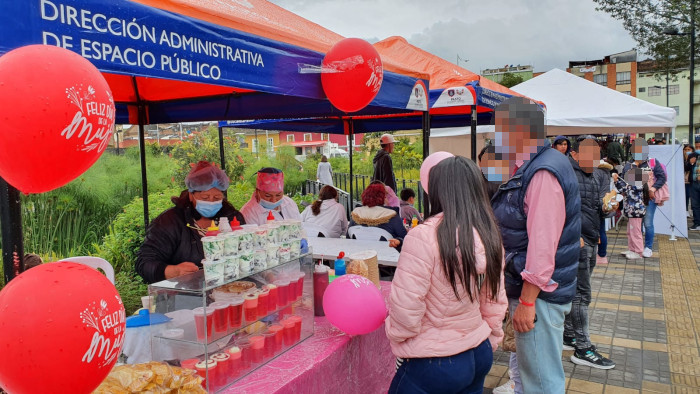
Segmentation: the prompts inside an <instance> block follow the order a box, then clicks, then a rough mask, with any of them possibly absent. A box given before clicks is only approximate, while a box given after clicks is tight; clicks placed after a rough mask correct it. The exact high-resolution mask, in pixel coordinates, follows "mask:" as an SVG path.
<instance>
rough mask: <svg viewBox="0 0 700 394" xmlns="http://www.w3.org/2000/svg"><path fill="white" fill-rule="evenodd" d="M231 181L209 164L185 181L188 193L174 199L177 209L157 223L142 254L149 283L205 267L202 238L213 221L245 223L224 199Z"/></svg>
mask: <svg viewBox="0 0 700 394" xmlns="http://www.w3.org/2000/svg"><path fill="white" fill-rule="evenodd" d="M228 185H229V179H228V177H227V176H226V173H224V172H223V171H222V170H221V169H219V168H217V167H215V166H213V165H211V164H210V163H208V162H206V161H200V162H199V163H197V164H196V165H195V166H194V167H193V168H192V170H191V171H190V173H189V174H188V175H187V177H186V178H185V186H187V190H183V191H182V193H180V197H173V198H172V201H173V203H174V204H175V206H174V207H172V208H170V209H168V210H167V211H165V212H163V213H162V214H160V216H158V217H157V218H155V219H154V220H153V222H152V223H151V225H150V226H149V227H148V230H147V231H146V239H145V240H144V241H143V245H141V249H139V251H138V257H137V259H136V272H138V274H139V275H141V276H142V277H143V279H144V280H145V281H146V283H154V282H159V281H161V280H164V279H170V278H174V277H177V276H180V275H185V274H188V273H191V272H194V271H197V270H198V269H199V268H200V267H201V266H202V265H201V261H202V259H203V258H204V250H203V249H202V241H201V238H202V236H203V235H204V234H205V233H206V229H207V228H208V227H210V226H211V224H212V222H213V223H215V224H218V222H219V218H222V217H227V218H228V220H229V222H232V221H233V218H234V217H235V218H237V219H238V221H239V222H240V223H241V224H244V223H245V220H244V218H243V215H241V213H240V212H238V211H237V210H236V208H234V207H233V205H231V204H230V203H229V202H228V201H226V197H225V196H224V192H225V191H226V189H228Z"/></svg>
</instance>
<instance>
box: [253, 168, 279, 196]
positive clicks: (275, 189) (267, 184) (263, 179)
mask: <svg viewBox="0 0 700 394" xmlns="http://www.w3.org/2000/svg"><path fill="white" fill-rule="evenodd" d="M255 187H257V188H258V190H260V191H263V192H267V193H279V192H281V191H284V173H283V172H279V173H277V174H271V173H268V172H258V181H257V184H256V185H255Z"/></svg>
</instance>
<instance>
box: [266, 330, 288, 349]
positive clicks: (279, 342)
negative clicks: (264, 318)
mask: <svg viewBox="0 0 700 394" xmlns="http://www.w3.org/2000/svg"><path fill="white" fill-rule="evenodd" d="M267 332H269V333H274V334H275V336H274V341H273V343H274V348H273V349H272V353H273V354H278V353H279V352H281V351H282V346H283V344H284V327H283V326H282V325H280V324H273V325H271V326H270V327H268V328H267ZM265 345H267V343H266V344H265Z"/></svg>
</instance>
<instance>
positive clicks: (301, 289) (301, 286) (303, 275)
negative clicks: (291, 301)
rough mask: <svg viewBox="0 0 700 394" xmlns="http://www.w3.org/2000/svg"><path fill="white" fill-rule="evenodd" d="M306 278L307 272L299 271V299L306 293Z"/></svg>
mask: <svg viewBox="0 0 700 394" xmlns="http://www.w3.org/2000/svg"><path fill="white" fill-rule="evenodd" d="M304 278H306V273H305V272H299V277H298V279H297V295H296V299H297V300H298V299H301V297H302V296H303V295H304Z"/></svg>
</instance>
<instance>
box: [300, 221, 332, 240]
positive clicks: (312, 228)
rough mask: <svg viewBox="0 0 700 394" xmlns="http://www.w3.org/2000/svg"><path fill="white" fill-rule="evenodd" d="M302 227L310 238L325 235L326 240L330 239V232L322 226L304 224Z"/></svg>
mask: <svg viewBox="0 0 700 394" xmlns="http://www.w3.org/2000/svg"><path fill="white" fill-rule="evenodd" d="M301 226H302V227H303V228H304V231H306V235H307V236H309V237H318V236H319V235H318V234H323V236H324V237H325V238H328V232H327V231H326V229H325V228H323V227H321V226H318V225H316V224H313V223H302V224H301Z"/></svg>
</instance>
